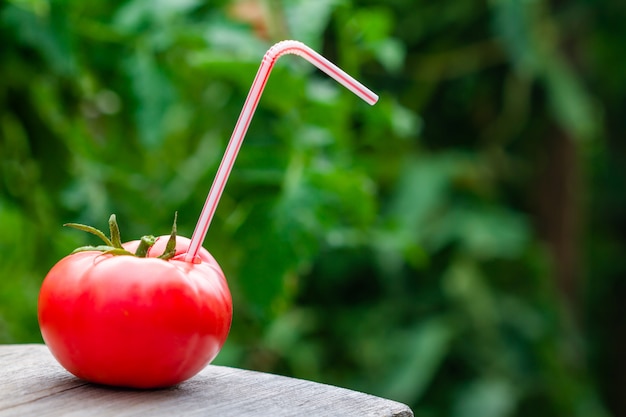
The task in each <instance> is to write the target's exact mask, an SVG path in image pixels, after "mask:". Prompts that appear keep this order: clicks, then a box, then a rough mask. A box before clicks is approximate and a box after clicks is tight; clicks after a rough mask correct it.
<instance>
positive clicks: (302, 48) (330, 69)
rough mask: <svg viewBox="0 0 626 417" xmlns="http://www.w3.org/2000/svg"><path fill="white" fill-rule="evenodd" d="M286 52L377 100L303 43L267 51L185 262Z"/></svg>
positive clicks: (206, 225)
mask: <svg viewBox="0 0 626 417" xmlns="http://www.w3.org/2000/svg"><path fill="white" fill-rule="evenodd" d="M285 54H294V55H299V56H301V57H302V58H305V59H306V60H307V61H309V62H310V63H312V64H313V65H315V66H316V67H317V68H319V69H320V70H322V71H324V72H325V73H326V74H328V75H329V76H331V77H332V78H334V79H335V80H336V81H337V82H339V83H340V84H342V85H343V86H344V87H346V88H347V89H348V90H350V91H352V92H353V93H354V94H356V95H357V96H359V97H360V98H361V99H363V100H364V101H366V102H367V103H368V104H370V105H373V104H375V103H376V102H377V101H378V96H377V95H376V94H374V93H373V92H372V91H370V90H369V89H368V88H367V87H365V86H364V85H363V84H361V83H360V82H358V81H357V80H355V79H354V78H352V77H351V76H349V75H348V74H346V73H345V72H344V71H342V70H341V69H340V68H339V67H337V66H336V65H335V64H333V63H332V62H330V61H329V60H327V59H326V58H324V57H323V56H322V55H320V54H319V53H317V52H315V51H314V50H313V49H311V48H309V47H308V46H306V45H305V44H303V43H302V42H298V41H292V40H287V41H282V42H278V43H277V44H275V45H274V46H272V47H271V48H270V49H269V50H268V51H267V52H266V53H265V56H264V57H263V60H262V61H261V66H260V67H259V70H258V71H257V74H256V76H255V78H254V81H253V82H252V86H251V87H250V92H249V93H248V96H247V98H246V101H245V103H244V105H243V108H242V109H241V114H240V115H239V119H238V120H237V124H236V125H235V130H234V131H233V133H232V136H231V137H230V141H229V142H228V145H227V147H226V151H225V152H224V156H223V157H222V162H221V163H220V166H219V168H218V170H217V173H216V175H215V179H214V180H213V185H212V186H211V190H210V191H209V194H208V196H207V199H206V202H205V203H204V207H203V208H202V212H201V213H200V218H199V219H198V223H197V224H196V228H195V230H194V232H193V235H192V236H191V242H190V243H189V248H188V250H187V254H186V255H185V261H187V262H193V261H194V259H195V258H196V255H197V253H198V250H199V249H200V246H202V243H203V242H204V238H205V237H206V233H207V231H208V229H209V225H210V223H211V220H212V219H213V215H214V214H215V210H216V208H217V204H218V202H219V200H220V197H221V196H222V192H223V191H224V187H225V186H226V181H227V180H228V176H229V174H230V171H231V170H232V168H233V164H234V163H235V159H236V158H237V153H238V152H239V148H241V144H242V143H243V139H244V136H245V134H246V132H247V130H248V126H250V121H251V120H252V116H253V114H254V111H255V109H256V107H257V104H258V103H259V99H260V98H261V93H262V92H263V88H265V84H266V83H267V79H268V78H269V75H270V72H271V70H272V68H273V67H274V64H275V63H276V61H277V60H278V58H280V57H281V56H282V55H285Z"/></svg>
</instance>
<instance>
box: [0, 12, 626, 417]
mask: <svg viewBox="0 0 626 417" xmlns="http://www.w3.org/2000/svg"><path fill="white" fill-rule="evenodd" d="M625 21H626V2H624V1H622V0H605V1H602V2H600V1H593V0H572V1H567V2H566V1H557V0H552V1H548V0H492V1H479V0H464V1H461V0H458V1H443V2H431V1H424V0H316V1H309V0H283V1H279V0H267V1H261V0H256V1H255V0H244V1H201V0H177V1H175V0H156V1H155V0H129V1H120V2H113V1H103V0H93V1H89V2H85V1H82V0H12V1H0V63H1V65H0V342H1V343H28V342H41V336H40V334H39V330H38V326H37V320H36V305H37V292H38V288H39V286H40V284H41V281H42V280H43V278H44V276H45V274H46V272H47V271H48V270H49V269H50V268H51V266H52V265H53V264H54V263H55V262H56V261H57V260H59V259H60V258H61V257H63V256H65V255H66V254H68V253H69V252H70V251H71V250H72V249H73V248H74V247H76V246H79V245H84V244H90V243H95V241H94V240H93V239H92V237H90V236H88V235H86V234H83V233H80V232H76V231H73V230H64V229H63V228H62V227H61V225H62V224H63V223H65V222H81V223H86V224H91V225H94V226H97V227H100V228H106V221H107V219H108V216H109V214H110V213H116V214H117V217H118V219H119V222H120V226H121V228H122V234H123V237H124V238H125V240H131V239H135V238H138V237H139V236H141V235H144V234H150V233H153V234H167V233H168V232H169V228H170V224H171V219H172V216H173V213H174V211H178V212H179V232H180V234H182V235H185V236H190V235H191V233H192V231H193V227H194V225H195V221H196V219H197V216H198V214H199V212H200V209H201V208H202V204H203V202H204V199H205V197H206V194H207V192H208V189H209V187H210V184H211V182H212V179H213V176H214V174H215V171H216V169H217V165H218V163H219V160H220V158H221V156H222V153H223V151H224V148H225V146H226V142H227V140H228V138H229V137H230V134H231V132H232V129H233V127H234V124H235V122H236V119H237V117H238V115H239V111H240V109H241V107H242V105H243V102H244V99H245V96H246V94H247V92H248V89H249V87H250V85H251V82H252V79H253V77H254V74H255V72H256V69H257V68H258V66H259V64H260V62H261V58H262V56H263V54H264V53H265V51H266V50H267V49H268V48H269V47H270V46H271V45H272V44H273V43H275V42H277V41H279V40H282V39H289V38H292V39H298V40H301V41H303V42H305V43H306V44H308V45H309V46H311V47H313V48H314V49H317V50H318V51H320V52H321V53H322V54H323V55H325V56H326V57H327V58H329V59H330V60H331V61H333V62H335V63H336V64H337V65H339V66H340V67H341V68H343V69H344V70H346V71H347V72H348V73H350V74H351V75H353V76H354V77H355V78H357V79H359V80H360V81H362V82H363V83H364V84H365V85H367V86H368V87H370V88H371V89H372V90H374V91H375V92H377V93H378V94H379V95H380V101H379V103H378V104H376V105H375V106H374V107H370V106H368V105H367V104H365V103H364V102H362V101H361V100H359V99H358V98H357V97H356V96H354V95H353V94H351V93H350V92H349V91H347V90H345V89H343V88H342V87H341V86H339V85H338V84H336V83H335V82H334V81H333V80H331V79H329V78H327V77H326V76H324V75H323V74H321V73H319V72H318V71H317V70H315V69H314V68H313V67H312V66H311V65H310V64H309V63H307V62H305V61H304V60H302V59H301V58H298V57H293V56H287V57H284V58H282V59H281V60H280V61H279V63H278V64H277V66H276V67H275V69H274V71H273V72H272V76H271V77H270V80H269V83H268V85H267V88H266V90H265V93H264V95H263V97H262V99H261V102H260V105H259V108H258V110H257V112H256V115H255V118H254V120H253V122H252V126H251V128H250V131H249V133H248V135H247V138H246V142H245V144H244V146H243V148H242V150H241V153H240V156H239V159H238V160H237V163H236V165H235V168H234V170H233V173H232V175H231V178H230V181H229V183H228V186H227V188H226V192H225V194H224V196H223V197H222V200H221V203H220V206H219V208H218V211H217V214H216V218H215V220H214V223H213V224H212V226H211V229H210V230H209V234H208V237H207V240H206V241H205V244H204V246H205V247H206V248H207V249H208V250H209V251H210V252H211V253H213V255H214V256H215V257H216V258H217V259H218V261H219V262H220V263H221V265H222V267H223V269H224V271H225V273H226V275H227V277H228V279H229V282H230V285H231V289H232V292H233V297H234V304H235V316H234V323H233V327H232V331H231V335H230V337H229V340H228V342H227V345H226V346H225V348H224V349H223V351H222V353H221V354H220V356H219V357H218V359H217V360H216V363H219V364H226V365H231V366H238V367H244V368H249V369H257V370H261V371H267V372H274V373H279V374H284V375H290V376H295V377H299V378H306V379H310V380H314V381H321V382H325V383H330V384H335V385H339V386H343V387H348V388H352V389H356V390H362V391H365V392H368V393H372V394H374V395H378V396H383V397H387V398H391V399H395V400H399V401H402V402H405V403H407V404H409V405H410V406H411V407H412V408H413V410H414V411H415V415H416V416H418V417H422V416H423V417H430V416H432V417H435V416H437V417H440V416H453V417H476V416H480V417H504V416H529V415H531V416H579V417H596V416H598V417H604V416H611V415H613V416H620V415H622V416H623V415H626V396H624V393H625V392H624V390H625V389H626V359H625V358H624V356H623V355H622V352H623V351H624V350H625V349H626V322H625V321H624V315H625V310H626V308H625V306H624V305H625V303H624V302H623V298H624V296H625V295H626V281H625V280H624V279H625V274H626V262H625V261H624V257H625V254H626V252H625V250H626V238H625V237H626V236H625V234H626V227H625V226H626V212H625V211H624V207H626V205H625V203H626V202H625V201H624V200H625V198H626V170H625V169H624V166H625V165H624V164H626V154H625V151H626V149H625V148H626V145H625V142H624V141H623V140H622V139H623V135H624V132H625V131H626V117H625V116H624V109H625V108H626V107H625V106H626V58H624V44H626V24H624V22H625Z"/></svg>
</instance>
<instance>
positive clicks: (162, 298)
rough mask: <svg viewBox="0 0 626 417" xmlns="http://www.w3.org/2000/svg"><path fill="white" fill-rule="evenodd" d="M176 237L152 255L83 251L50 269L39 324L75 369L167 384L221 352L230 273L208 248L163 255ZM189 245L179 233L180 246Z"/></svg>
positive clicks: (111, 379)
mask: <svg viewBox="0 0 626 417" xmlns="http://www.w3.org/2000/svg"><path fill="white" fill-rule="evenodd" d="M168 237H169V236H161V237H160V238H159V239H158V240H157V242H156V244H155V245H154V246H153V247H152V248H151V249H150V251H149V252H148V257H147V258H137V257H133V256H127V255H121V256H114V255H109V254H102V253H101V252H95V251H88V252H78V253H75V254H72V255H69V256H66V257H65V258H63V259H61V260H60V261H59V262H58V263H57V264H56V265H54V267H53V268H52V269H51V270H50V272H49V273H48V275H47V276H46V278H45V279H44V282H43V284H42V287H41V290H40V294H39V305H38V316H39V325H40V328H41V333H42V336H43V339H44V341H45V342H46V345H47V346H48V347H49V349H50V351H51V352H52V354H53V355H54V356H55V358H56V359H57V360H58V361H59V363H60V364H61V365H62V366H63V367H65V368H66V369H67V370H68V371H69V372H71V373H72V374H74V375H75V376H77V377H79V378H81V379H85V380H87V381H91V382H95V383H100V384H106V385H115V386H125V387H132V388H160V387H166V386H171V385H175V384H177V383H180V382H182V381H184V380H186V379H188V378H191V377H192V376H194V375H195V374H196V373H198V372H199V371H200V370H202V369H203V368H204V367H205V366H206V365H207V364H208V363H209V362H210V361H211V360H213V359H214V358H215V356H217V354H218V353H219V351H220V349H221V348H222V346H223V344H224V342H225V340H226V338H227V336H228V332H229V330H230V325H231V321H232V299H231V295H230V291H229V289H228V285H227V282H226V279H225V277H224V274H223V272H222V271H221V269H220V267H219V265H218V264H217V262H216V261H215V259H213V257H212V256H211V255H210V254H209V252H207V251H206V250H205V249H203V248H201V249H200V251H199V258H200V261H199V262H198V263H189V262H185V261H184V260H182V259H179V258H182V257H181V256H178V257H175V258H174V259H170V260H168V261H165V260H162V259H157V258H156V256H158V255H160V254H161V253H162V252H163V249H164V248H165V243H166V241H167V239H168ZM136 245H137V242H129V243H127V244H124V247H125V248H126V249H128V250H130V251H133V250H134V248H135V247H136ZM188 246H189V239H187V238H184V237H178V238H177V245H176V249H177V250H176V252H177V254H179V255H182V254H184V253H185V252H186V250H187V248H188Z"/></svg>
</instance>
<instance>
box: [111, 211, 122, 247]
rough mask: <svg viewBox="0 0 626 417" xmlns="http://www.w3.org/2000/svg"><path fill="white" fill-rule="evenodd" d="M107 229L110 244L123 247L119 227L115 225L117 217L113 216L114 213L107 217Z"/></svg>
mask: <svg viewBox="0 0 626 417" xmlns="http://www.w3.org/2000/svg"><path fill="white" fill-rule="evenodd" d="M109 230H110V231H111V243H112V245H111V246H113V247H114V248H118V249H123V248H122V237H121V235H120V227H119V226H118V225H117V218H116V217H115V214H111V217H109Z"/></svg>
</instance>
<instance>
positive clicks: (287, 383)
mask: <svg viewBox="0 0 626 417" xmlns="http://www.w3.org/2000/svg"><path fill="white" fill-rule="evenodd" d="M22 415H24V416H26V415H37V416H111V415H115V416H121V417H125V416H140V415H141V416H144V415H150V416H205V415H206V416H225V417H229V416H244V417H245V416H272V417H283V416H371V417H381V416H388V417H412V416H413V413H412V411H411V410H410V409H409V407H407V406H406V405H404V404H400V403H397V402H394V401H390V400H386V399H383V398H379V397H375V396H371V395H367V394H363V393H360V392H356V391H351V390H347V389H344V388H337V387H333V386H330V385H324V384H318V383H315V382H311V381H304V380H300V379H294V378H287V377H283V376H278V375H272V374H265V373H261V372H254V371H247V370H242V369H236V368H229V367H224V366H215V365H209V366H207V367H206V368H205V369H204V370H203V371H202V372H201V373H200V374H198V375H196V376H195V377H194V378H192V379H190V380H189V381H186V382H184V383H182V384H179V385H177V386H175V387H172V388H168V389H162V390H152V391H140V390H130V389H118V388H108V387H102V386H98V385H94V384H90V383H87V382H84V381H81V380H79V379H77V378H75V377H73V376H72V375H70V374H69V373H67V372H66V371H65V370H64V369H63V368H61V366H60V365H59V364H58V363H57V362H56V361H55V360H54V358H53V357H52V355H51V354H50V352H49V351H48V349H47V348H46V347H45V346H44V345H4V346H0V416H22Z"/></svg>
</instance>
